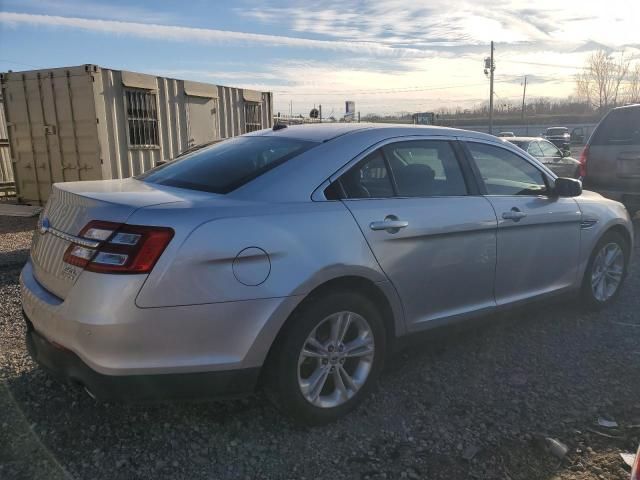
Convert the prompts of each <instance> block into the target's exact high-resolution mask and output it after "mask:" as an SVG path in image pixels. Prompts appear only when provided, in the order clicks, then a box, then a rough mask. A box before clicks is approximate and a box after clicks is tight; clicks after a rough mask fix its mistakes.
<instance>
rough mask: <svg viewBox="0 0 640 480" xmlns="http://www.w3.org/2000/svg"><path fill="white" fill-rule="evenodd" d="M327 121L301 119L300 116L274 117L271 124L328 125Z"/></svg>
mask: <svg viewBox="0 0 640 480" xmlns="http://www.w3.org/2000/svg"><path fill="white" fill-rule="evenodd" d="M328 122H329V120H327V119H324V120H320V119H319V118H309V117H303V116H302V115H274V116H273V123H274V124H276V123H279V124H282V125H303V124H306V123H328Z"/></svg>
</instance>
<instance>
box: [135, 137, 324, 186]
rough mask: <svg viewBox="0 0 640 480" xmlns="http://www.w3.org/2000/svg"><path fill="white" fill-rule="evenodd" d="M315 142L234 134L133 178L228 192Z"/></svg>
mask: <svg viewBox="0 0 640 480" xmlns="http://www.w3.org/2000/svg"><path fill="white" fill-rule="evenodd" d="M315 145H317V143H316V142H310V141H307V140H297V139H293V138H282V137H252V136H249V137H235V138H231V139H229V140H225V141H223V142H220V143H216V144H214V145H212V146H210V147H205V148H202V149H200V150H197V151H195V152H194V153H191V154H188V155H185V156H184V157H182V158H179V159H177V160H175V161H173V162H169V163H166V164H164V165H162V166H161V167H157V168H154V169H153V170H150V171H149V172H147V173H144V174H142V175H140V176H138V177H137V178H138V179H139V180H143V181H145V182H149V183H156V184H159V185H168V186H171V187H178V188H187V189H191V190H201V191H205V192H212V193H228V192H230V191H232V190H235V189H236V188H238V187H240V186H242V185H244V184H245V183H247V182H250V181H251V180H253V179H255V178H256V177H259V176H260V175H262V174H263V173H265V172H267V171H269V170H271V169H272V168H275V167H277V166H278V165H281V164H283V163H284V162H286V161H287V160H289V159H291V158H293V157H295V156H297V155H300V154H301V153H303V152H305V151H307V150H309V149H310V148H312V147H313V146H315Z"/></svg>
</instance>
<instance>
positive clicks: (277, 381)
mask: <svg viewBox="0 0 640 480" xmlns="http://www.w3.org/2000/svg"><path fill="white" fill-rule="evenodd" d="M347 314H348V315H347ZM346 324H348V325H349V326H348V328H347V329H346V330H345V331H344V332H342V341H340V338H338V337H340V332H338V330H340V328H338V327H336V325H342V327H344V325H346ZM334 332H337V335H334ZM312 338H313V339H315V340H317V342H318V343H316V342H314V341H312V340H310V339H312ZM357 342H358V343H357ZM369 344H370V345H371V351H372V353H371V355H369V354H368V353H367V352H368V350H367V348H369V347H366V348H365V345H369ZM359 345H361V348H360V350H357V349H354V347H356V346H359ZM332 347H333V348H332ZM303 349H304V352H303ZM330 349H331V351H329V350H330ZM272 350H273V351H272V352H271V353H270V355H269V360H268V362H267V365H266V369H267V370H266V372H265V376H266V381H265V391H266V393H267V396H268V398H269V399H270V400H271V401H272V403H274V405H275V406H276V407H277V408H278V409H279V410H280V411H282V412H283V413H285V414H287V415H289V416H291V417H292V418H293V419H294V420H295V421H296V422H298V423H301V424H304V425H322V424H326V423H329V422H332V421H334V420H336V419H338V418H340V417H342V416H344V415H346V414H347V413H349V412H350V411H352V410H353V409H354V408H355V407H356V406H357V405H358V404H359V403H360V402H361V401H362V400H363V399H364V398H365V397H367V396H368V395H369V393H370V392H371V390H372V389H373V388H374V386H375V384H376V382H377V379H378V377H379V375H380V371H381V369H382V366H383V363H384V358H385V351H386V331H385V327H384V323H383V320H382V317H381V316H380V313H379V311H378V309H377V308H376V306H375V305H374V303H373V302H371V301H370V300H369V299H368V298H366V297H365V296H363V295H361V294H358V293H347V292H331V293H327V294H324V295H321V296H319V297H316V298H311V299H308V300H306V301H305V302H304V303H303V304H302V305H301V306H300V307H299V308H298V309H297V310H296V312H294V314H293V315H292V317H291V318H290V319H289V320H288V322H287V324H286V325H285V327H284V330H283V332H282V333H281V334H280V335H279V337H278V340H277V341H276V343H275V344H274V346H273V349H272ZM347 351H348V352H347ZM348 353H349V354H351V353H353V354H354V355H360V356H347V355H348ZM316 354H317V355H318V356H317V357H316V356H315V355H316ZM305 355H314V356H309V357H307V356H305ZM318 372H320V373H318ZM345 375H346V376H345ZM323 377H324V380H323ZM316 378H317V379H318V383H315V382H314V379H316ZM348 379H350V382H349V380H348ZM340 381H342V385H339V383H340ZM320 383H322V384H323V385H324V386H322V387H320V389H319V390H318V388H317V386H319V385H320ZM314 385H316V388H314ZM339 387H340V388H339ZM356 387H357V388H356ZM315 397H317V398H315ZM314 398H315V400H314Z"/></svg>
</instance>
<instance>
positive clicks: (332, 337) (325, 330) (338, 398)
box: [298, 311, 375, 408]
mask: <svg viewBox="0 0 640 480" xmlns="http://www.w3.org/2000/svg"><path fill="white" fill-rule="evenodd" d="M374 355H375V342H374V337H373V332H372V330H371V327H370V326H369V323H368V322H367V321H366V320H365V318H364V317H362V316H361V315H359V314H357V313H354V312H349V311H343V312H337V313H333V314H331V315H329V316H328V317H326V318H324V319H323V320H322V321H321V322H320V323H319V324H318V325H317V326H316V327H315V328H314V329H313V330H312V331H311V333H310V334H309V336H308V337H307V339H306V341H305V342H304V344H303V346H302V350H301V352H300V355H299V358H298V385H299V387H300V391H301V392H302V395H303V396H304V398H305V399H306V400H307V401H308V402H309V403H311V404H312V405H314V406H316V407H320V408H334V407H337V406H339V405H342V404H344V403H345V402H347V401H348V400H349V399H351V398H352V397H353V396H354V395H355V394H356V393H357V392H358V391H359V390H360V388H361V387H362V386H363V385H364V384H365V382H366V380H367V378H368V376H369V373H370V372H371V368H372V365H373V360H374Z"/></svg>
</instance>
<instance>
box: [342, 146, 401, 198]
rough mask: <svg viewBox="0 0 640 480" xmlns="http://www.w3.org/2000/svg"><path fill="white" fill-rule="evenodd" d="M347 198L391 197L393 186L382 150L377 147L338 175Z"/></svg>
mask: <svg viewBox="0 0 640 480" xmlns="http://www.w3.org/2000/svg"><path fill="white" fill-rule="evenodd" d="M340 183H342V188H343V189H344V192H345V194H346V196H347V198H389V197H393V195H394V192H393V186H392V184H391V178H390V176H389V171H388V170H387V165H386V163H385V161H384V156H383V154H382V150H380V149H378V150H376V151H374V152H372V153H370V154H369V155H367V156H366V157H365V158H364V159H362V160H361V161H360V162H358V164H357V165H356V166H355V167H353V168H352V169H351V170H349V171H348V172H347V173H345V174H344V175H343V176H342V177H340Z"/></svg>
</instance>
